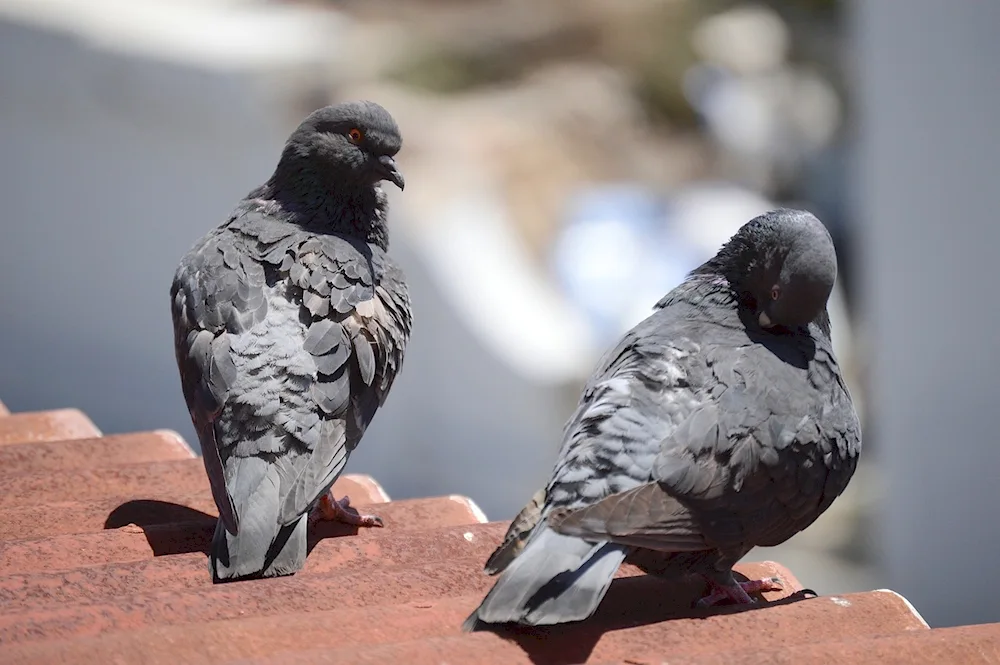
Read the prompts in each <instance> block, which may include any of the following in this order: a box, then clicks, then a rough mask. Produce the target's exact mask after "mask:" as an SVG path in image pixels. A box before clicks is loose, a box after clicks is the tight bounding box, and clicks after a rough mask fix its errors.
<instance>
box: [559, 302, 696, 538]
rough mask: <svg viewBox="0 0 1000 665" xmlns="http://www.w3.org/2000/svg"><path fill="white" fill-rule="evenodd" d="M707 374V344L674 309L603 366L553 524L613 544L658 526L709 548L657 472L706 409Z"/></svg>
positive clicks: (564, 461)
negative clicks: (677, 436)
mask: <svg viewBox="0 0 1000 665" xmlns="http://www.w3.org/2000/svg"><path fill="white" fill-rule="evenodd" d="M681 323H683V322H681ZM706 371H707V370H706V368H705V366H704V362H702V361H700V360H699V345H698V343H697V342H696V341H694V339H693V337H692V336H691V335H688V334H686V332H685V330H684V326H683V325H681V324H679V323H678V322H677V321H676V320H675V319H674V317H673V314H672V313H671V312H669V311H666V310H663V311H660V312H657V313H654V314H653V316H651V317H650V318H648V319H646V321H644V322H642V323H640V324H639V325H638V326H636V328H634V329H633V330H632V331H630V332H629V333H628V334H627V335H626V336H625V337H624V338H623V339H622V341H621V342H620V343H619V345H618V346H617V347H616V348H615V349H613V350H612V351H610V352H609V353H608V354H607V355H606V356H605V358H604V359H603V360H602V362H601V364H600V365H599V368H598V371H597V372H596V373H595V375H594V376H593V377H592V378H591V380H590V381H589V382H588V384H587V386H586V387H585V389H584V393H583V397H582V398H581V403H580V406H579V408H578V409H577V412H576V413H575V414H574V416H573V417H572V418H571V419H570V423H569V424H568V426H567V431H566V435H565V439H564V445H563V449H562V451H561V453H560V457H559V460H558V461H557V464H556V469H555V472H554V474H553V477H552V480H551V481H550V483H549V486H548V488H547V504H546V514H547V520H548V524H549V526H550V527H552V528H553V529H555V530H556V531H558V532H560V533H563V534H566V535H574V536H578V537H581V538H585V539H586V538H589V539H591V540H612V539H613V538H612V536H615V535H621V536H625V535H627V534H629V533H631V532H633V531H637V529H638V528H639V527H640V526H641V525H642V524H645V523H646V522H647V521H648V520H649V519H656V520H658V521H662V522H663V524H664V529H667V528H668V527H669V528H672V529H674V530H675V531H676V533H675V534H674V540H675V541H676V542H675V543H674V545H675V546H676V547H677V548H678V549H697V548H704V546H705V543H704V539H703V538H702V537H701V534H700V533H699V532H697V530H693V529H692V528H691V524H692V522H691V519H690V516H689V514H688V512H687V510H686V508H685V507H684V506H683V505H682V504H680V503H679V502H677V501H675V500H671V499H670V498H669V497H665V496H660V494H658V493H657V487H656V483H655V479H654V477H653V471H654V466H655V464H656V460H657V457H658V455H659V453H660V447H661V442H662V441H664V440H665V439H667V438H668V437H669V436H671V434H672V433H673V432H674V431H675V430H676V429H677V427H679V426H681V425H682V423H683V422H684V421H685V420H686V419H687V418H688V417H690V414H691V413H692V412H693V411H695V410H697V409H698V408H699V407H700V405H701V402H700V397H699V393H700V387H701V386H702V385H703V383H704V381H705V378H706V377H705V374H706ZM616 542H620V543H622V544H633V543H631V542H629V541H626V540H624V539H622V540H616ZM637 544H639V545H640V546H641V545H643V544H645V543H644V542H643V543H637Z"/></svg>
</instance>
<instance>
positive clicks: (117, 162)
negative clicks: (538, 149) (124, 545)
mask: <svg viewBox="0 0 1000 665" xmlns="http://www.w3.org/2000/svg"><path fill="white" fill-rule="evenodd" d="M99 4H100V5H101V6H100V7H98V6H96V5H95V6H93V7H92V9H93V11H92V13H89V14H86V16H82V15H81V16H66V15H65V14H59V13H58V12H59V11H61V10H60V7H59V6H58V5H60V3H59V2H54V1H48V0H47V1H46V2H39V3H37V5H36V7H35V8H36V9H38V12H35V11H34V10H33V9H32V7H31V6H30V3H28V4H25V3H21V2H13V1H12V2H0V201H2V202H3V204H2V213H0V284H2V285H3V286H2V288H0V322H2V323H0V396H2V399H3V401H4V402H5V403H7V404H8V405H9V406H10V407H11V408H12V409H14V410H18V411H26V410H39V409H50V408H56V407H61V406H75V407H79V408H81V409H83V410H84V411H85V412H86V413H87V414H88V415H90V416H91V417H92V418H93V419H94V420H95V421H96V423H97V424H98V426H99V427H101V428H102V429H104V430H105V431H107V432H122V431H137V430H148V429H158V428H171V429H176V430H177V431H179V432H181V433H182V435H183V436H184V437H185V438H186V439H187V440H188V441H190V442H192V444H195V445H197V439H196V438H195V435H194V432H193V429H192V428H191V425H190V421H189V418H188V414H187V411H186V409H185V406H184V400H183V397H182V395H181V391H180V384H179V380H178V378H177V369H176V366H175V364H174V355H173V333H172V327H171V321H170V312H169V297H168V290H169V286H170V280H171V278H172V276H173V272H174V269H175V268H176V265H177V262H178V260H179V259H180V257H181V256H182V255H183V254H184V252H186V251H187V250H188V248H189V247H190V246H191V245H192V244H193V243H194V242H195V241H196V240H197V239H198V238H199V237H200V236H201V235H203V234H204V233H206V232H207V231H208V230H209V229H211V228H213V227H215V226H217V225H218V224H220V223H222V222H223V221H224V220H225V218H226V215H227V214H229V212H230V211H231V210H232V208H233V206H234V205H235V203H236V202H237V201H238V200H239V199H240V198H241V197H242V196H244V195H245V194H246V193H247V192H248V191H249V190H250V189H252V188H253V187H255V186H256V185H258V184H259V183H261V182H262V181H264V180H265V179H266V178H267V177H268V176H269V175H270V174H271V172H272V170H273V168H274V165H275V163H276V160H277V156H278V154H279V153H280V150H281V146H282V143H283V142H284V140H285V138H286V137H287V135H288V133H289V132H290V131H291V129H292V128H294V126H295V125H296V124H297V123H298V122H299V120H301V118H303V117H304V116H305V115H306V114H307V113H308V112H310V111H312V110H313V109H314V108H316V107H317V106H320V105H322V104H324V103H326V102H327V101H329V94H330V92H329V91H330V90H334V91H336V90H338V85H339V78H338V76H339V73H340V71H341V69H342V68H341V69H338V67H341V66H342V65H344V63H347V64H350V60H349V58H346V57H345V56H343V55H338V54H337V53H336V48H337V44H338V40H337V37H338V34H341V33H340V32H338V25H339V24H338V19H337V15H336V14H335V13H333V12H330V11H324V12H323V14H322V15H317V16H310V15H309V14H308V13H307V14H305V15H302V16H300V15H298V14H296V11H297V10H295V9H291V10H288V11H287V12H286V11H285V10H284V9H282V8H280V7H275V6H270V7H267V8H265V7H263V6H261V7H255V6H253V5H246V4H245V3H230V4H224V5H220V4H218V3H216V4H212V3H209V4H207V5H205V7H206V9H205V10H204V12H203V13H199V12H201V11H202V10H200V9H195V8H193V7H192V6H190V5H178V7H176V8H174V7H173V6H172V5H171V3H170V2H166V3H160V2H151V1H150V2H142V3H135V4H134V5H133V6H132V8H131V9H129V11H135V12H137V14H136V15H135V16H131V15H129V16H122V15H116V14H114V13H113V11H112V10H115V11H117V10H122V11H124V9H123V8H122V7H120V3H114V2H109V3H104V2H103V0H102V3H99ZM105 4H107V5H108V6H104V5H105ZM111 5H114V6H113V7H112V6H111ZM243 7H246V11H244V10H243ZM140 8H143V9H142V11H149V12H153V14H151V16H147V15H145V14H143V15H142V16H140V15H139V14H138V12H140ZM46 9H48V10H52V11H55V12H57V14H47V13H46ZM63 9H65V8H63ZM175 9H176V13H175V11H174V10H175ZM8 10H9V11H8ZM14 10H16V11H14ZM258 10H259V11H265V10H266V11H268V12H273V15H271V14H268V15H266V16H263V18H264V19H267V20H261V17H260V16H257V15H256V14H255V13H254V12H256V11H258ZM9 12H12V13H9ZM227 12H228V13H227ZM246 12H249V14H247V13H246ZM140 18H142V19H146V20H152V21H154V23H153V24H152V25H148V24H144V23H142V22H141V21H140V20H139V19H140ZM345 20H346V19H345ZM157 21H158V22H157ZM178 21H181V24H179V25H174V23H176V22H178ZM184 21H187V23H184ZM123 26H124V27H123ZM137 33H138V34H137ZM191 34H194V35H198V38H197V39H192V40H190V41H188V40H186V37H187V36H189V35H191ZM208 34H210V35H213V38H212V39H209V38H208V37H207V35H208ZM227 40H228V41H227ZM335 94H336V93H335ZM405 129H407V128H406V127H404V130H405ZM404 152H405V151H404ZM402 158H403V163H404V170H406V169H405V159H406V156H405V154H404V155H402ZM407 181H408V182H409V183H410V189H411V190H412V189H413V188H414V185H419V183H420V181H421V177H420V175H419V174H418V173H408V174H407ZM409 194H411V192H410V191H408V192H407V195H409ZM407 195H403V196H397V195H395V194H393V195H392V196H393V197H394V199H395V201H394V205H393V213H392V215H393V219H392V223H393V226H394V232H393V239H392V252H393V254H394V256H396V258H397V259H398V260H399V262H400V263H401V264H402V265H403V267H404V270H406V272H407V273H408V276H409V281H410V287H411V292H412V298H413V301H414V307H415V309H416V323H415V330H414V333H413V337H412V340H411V343H410V346H409V348H408V352H407V358H406V361H405V364H404V369H403V372H402V374H401V376H400V377H399V379H398V380H397V382H396V385H395V386H394V389H393V391H392V395H391V396H390V398H389V401H388V403H387V405H386V408H384V409H383V410H382V411H381V412H380V413H379V415H378V416H377V418H376V420H375V422H374V424H373V425H372V427H371V428H370V430H369V432H368V434H367V436H366V438H365V442H364V445H363V446H361V447H360V448H359V450H358V453H357V454H356V455H355V457H354V458H353V459H352V462H351V466H350V470H351V471H354V472H370V473H373V474H374V475H375V476H376V477H377V478H378V479H379V480H380V481H381V482H382V483H383V484H384V485H385V486H386V489H387V490H388V491H389V493H390V494H391V495H393V496H394V497H395V498H406V497H409V496H427V495H432V494H441V493H445V494H448V493H461V494H465V495H468V496H471V497H473V498H474V499H475V500H476V501H478V502H479V503H480V505H481V506H482V508H483V509H484V510H485V511H486V512H487V513H488V514H489V515H490V516H491V517H494V518H497V519H499V518H503V517H508V516H511V515H513V514H514V513H515V512H516V511H517V510H518V509H519V508H520V506H521V505H523V503H524V502H525V501H526V500H527V499H528V498H529V497H530V496H531V494H532V493H533V492H534V490H535V489H537V487H539V486H540V485H541V483H542V482H543V481H544V479H545V477H546V476H547V472H548V470H549V468H550V464H551V460H552V459H553V458H554V456H555V454H556V451H557V446H558V437H559V431H560V430H561V426H562V422H563V421H564V419H565V418H566V415H567V413H568V412H569V409H570V408H571V403H569V402H567V400H566V399H565V395H564V391H563V384H562V382H561V381H559V380H556V381H551V380H539V379H538V378H537V377H532V376H527V375H526V374H525V372H524V371H522V370H518V369H517V368H514V367H511V365H510V364H509V363H508V362H505V361H504V359H503V358H501V357H498V356H497V354H496V352H495V351H493V350H491V349H490V348H488V347H485V346H484V345H483V343H482V341H481V339H480V338H481V337H482V336H481V335H477V334H475V333H474V332H473V331H472V330H470V327H469V323H468V319H467V317H466V316H465V315H464V314H463V313H461V312H460V311H458V309H457V308H456V305H455V303H454V302H453V299H449V297H448V294H447V292H446V291H444V292H443V291H442V289H441V288H440V282H441V280H442V279H446V278H447V277H448V276H447V274H444V275H442V274H441V271H440V270H437V271H436V274H435V272H434V271H431V270H429V269H428V267H427V263H428V262H433V261H440V260H443V259H441V258H440V255H441V254H442V253H444V254H448V252H449V251H451V252H455V251H461V249H462V248H459V249H454V248H449V247H447V246H444V245H442V244H441V243H445V242H447V241H448V239H447V238H437V239H432V240H435V241H436V246H435V249H436V251H437V254H438V255H439V258H435V256H434V255H430V256H429V255H428V252H427V251H422V250H421V246H422V245H421V243H419V242H414V240H413V239H412V238H411V237H408V235H407V223H406V220H407V218H408V217H412V213H410V214H408V213H407V207H406V196H407ZM424 212H425V213H426V214H441V215H443V214H445V212H444V211H442V210H437V211H434V210H428V211H424ZM466 212H467V213H468V215H467V216H468V219H467V220H460V222H461V226H462V227H463V228H465V229H466V230H469V231H473V230H474V229H475V228H477V226H476V225H477V223H478V222H482V221H483V219H484V218H483V215H482V214H481V213H482V212H483V211H482V210H478V211H477V209H476V208H475V207H474V206H473V208H471V209H470V210H468V211H466ZM477 213H478V214H477ZM453 235H454V234H453ZM485 242H487V243H488V242H494V243H495V239H494V240H493V241H489V240H488V241H485ZM464 249H466V250H471V251H473V252H475V251H490V247H488V246H484V245H483V241H474V240H468V239H467V241H466V243H465V247H464ZM494 253H495V246H494ZM437 267H438V268H440V266H437ZM503 270H504V268H503V266H501V268H500V271H501V272H502V271H503ZM466 286H470V287H471V288H476V287H475V285H466ZM525 311H529V312H530V311H531V310H525ZM540 325H545V324H544V322H542V323H540ZM568 343H569V340H567V341H566V344H568ZM564 345H565V344H564ZM525 362H527V363H528V366H531V365H532V364H533V361H532V360H531V359H530V358H528V359H527V360H526V361H525ZM522 369H523V368H522Z"/></svg>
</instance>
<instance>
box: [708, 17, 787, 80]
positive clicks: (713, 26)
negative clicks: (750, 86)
mask: <svg viewBox="0 0 1000 665" xmlns="http://www.w3.org/2000/svg"><path fill="white" fill-rule="evenodd" d="M691 44H692V46H693V47H694V51H695V53H696V54H697V55H698V56H700V57H701V58H702V59H703V60H706V61H707V62H711V63H714V64H717V65H721V66H723V67H725V68H727V69H730V70H732V71H734V72H737V73H739V74H744V75H749V74H759V73H763V72H767V71H770V70H772V69H774V68H776V67H778V66H779V65H780V64H781V63H782V62H784V60H785V56H786V55H787V53H788V47H789V44H790V39H789V34H788V26H786V25H785V22H784V20H783V19H782V18H781V16H779V15H778V13H777V12H775V11H774V10H773V9H770V8H769V7H764V6H762V5H749V4H748V5H740V6H737V7H735V8H733V9H730V10H727V11H725V12H722V13H720V14H715V15H714V16H710V17H709V18H707V19H705V20H704V21H702V23H701V24H700V25H699V26H698V27H697V28H695V30H694V32H693V34H692V35H691Z"/></svg>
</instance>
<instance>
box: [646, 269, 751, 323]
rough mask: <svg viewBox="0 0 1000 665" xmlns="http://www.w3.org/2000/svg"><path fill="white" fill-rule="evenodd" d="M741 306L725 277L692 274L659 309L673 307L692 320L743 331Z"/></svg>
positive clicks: (657, 307)
mask: <svg viewBox="0 0 1000 665" xmlns="http://www.w3.org/2000/svg"><path fill="white" fill-rule="evenodd" d="M739 305H740V296H739V294H738V293H737V292H736V291H734V290H733V288H732V286H731V285H730V283H729V280H728V279H726V278H725V277H723V276H722V275H711V274H692V275H690V276H689V277H688V278H687V279H686V280H685V281H684V282H683V283H682V284H681V285H680V286H678V287H677V288H676V289H674V290H672V291H671V292H670V293H668V294H667V295H665V296H664V297H663V298H662V299H661V300H660V301H659V302H658V303H656V309H663V308H664V307H667V306H669V307H671V308H672V310H673V311H675V312H677V313H681V312H685V311H686V312H687V316H689V317H691V318H697V319H700V320H703V321H709V320H710V321H713V322H715V323H718V324H720V325H725V326H731V327H741V326H742V324H741V323H740V318H739Z"/></svg>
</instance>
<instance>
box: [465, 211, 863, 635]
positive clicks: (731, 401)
mask: <svg viewBox="0 0 1000 665" xmlns="http://www.w3.org/2000/svg"><path fill="white" fill-rule="evenodd" d="M835 280H836V254H835V251H834V248H833V243H832V241H831V240H830V236H829V234H828V233H827V231H826V229H825V228H824V227H823V225H822V224H821V223H820V222H819V220H817V219H816V218H815V217H813V216H812V215H810V214H808V213H805V212H800V211H793V210H776V211H773V212H770V213H767V214H766V215H762V216H760V217H758V218H756V219H754V220H751V221H750V222H749V223H747V224H745V225H744V226H743V227H742V228H741V229H740V230H739V232H737V233H736V234H735V235H734V236H733V238H732V239H731V240H730V241H729V242H728V243H727V244H726V245H725V246H724V247H723V248H722V249H721V250H720V251H719V253H718V254H717V255H716V256H715V257H714V258H712V259H711V260H709V261H708V262H706V263H705V264H703V265H702V266H700V267H699V268H697V269H696V270H694V271H693V272H692V273H691V275H689V277H688V278H687V279H686V280H685V281H684V283H683V284H681V285H680V286H678V287H677V288H676V289H674V290H673V291H671V292H670V293H669V294H667V295H666V296H665V297H664V298H663V299H662V300H661V301H660V302H659V303H657V305H656V309H655V310H654V313H653V314H652V315H651V316H650V317H649V318H647V319H646V320H645V321H643V322H641V323H640V324H638V325H637V326H636V327H635V328H633V329H632V330H631V331H629V332H628V333H627V334H626V335H625V336H624V337H623V338H622V340H621V341H620V342H619V343H618V345H617V346H616V347H615V348H613V349H612V350H610V351H609V352H608V353H607V354H606V355H605V356H604V357H603V359H602V360H601V362H600V364H599V366H598V368H597V370H596V371H595V373H594V374H593V376H592V377H591V378H590V380H589V381H588V382H587V384H586V386H585V388H584V392H583V395H582V397H581V399H580V403H579V406H578V407H577V410H576V412H575V413H574V414H573V416H572V417H571V418H570V420H569V422H568V423H567V425H566V428H565V432H564V440H563V445H562V448H561V450H560V453H559V456H558V459H557V462H556V465H555V469H554V471H553V473H552V477H551V479H550V480H549V483H548V485H547V486H546V487H545V488H544V489H543V490H540V491H539V492H538V493H537V494H536V495H535V496H534V497H533V498H532V501H531V502H529V504H528V505H527V506H525V508H524V510H522V512H521V513H520V514H519V515H518V516H517V517H516V518H515V519H514V521H513V522H512V524H511V526H510V529H509V530H508V533H507V536H506V537H505V538H504V541H503V543H501V545H500V547H499V548H498V549H497V551H496V552H494V554H493V556H491V557H490V559H489V561H488V562H487V565H486V570H487V572H489V573H490V574H499V578H498V580H497V582H496V584H495V585H494V587H493V589H492V590H491V591H490V592H489V594H488V595H487V596H486V598H485V599H484V600H483V602H482V604H481V605H480V606H479V607H478V608H477V609H476V611H475V612H473V614H472V615H471V616H470V617H469V618H468V620H467V621H466V623H465V625H464V628H465V629H466V630H472V629H476V628H480V627H482V625H483V624H498V623H507V622H518V623H523V624H532V625H543V624H555V623H563V622H569V621H577V620H581V619H584V618H586V617H588V616H590V615H591V614H592V613H593V612H594V611H595V609H596V608H597V606H598V604H599V603H600V601H601V599H602V598H603V596H604V594H605V592H606V591H607V589H608V587H609V585H610V582H611V578H612V576H613V575H614V572H615V570H616V569H617V568H618V564H619V563H620V562H621V561H623V560H628V561H630V562H633V563H636V564H637V565H639V566H640V567H642V568H643V569H644V570H647V571H648V572H651V573H654V574H659V575H665V576H667V577H670V576H674V575H680V574H685V573H697V574H702V575H704V576H706V577H707V578H708V579H709V580H710V581H713V582H714V583H716V584H718V585H720V587H732V586H733V585H735V580H734V578H733V577H732V566H733V565H734V564H735V563H736V562H737V561H738V560H739V559H740V558H741V557H742V556H743V555H745V554H746V553H747V552H748V551H749V550H750V549H751V548H753V547H755V546H759V545H761V546H771V545H777V544H779V543H781V542H784V541H785V540H787V539H788V538H790V537H791V536H793V535H794V534H795V533H797V532H799V531H801V530H802V529H804V528H806V527H807V526H809V525H810V524H811V523H812V522H813V521H814V520H815V519H816V518H817V517H819V515H820V514H822V513H823V512H824V511H825V510H826V509H827V508H828V507H829V506H830V504H831V503H832V502H833V500H834V499H835V498H836V497H837V496H838V495H840V493H841V492H843V490H844V488H845V487H846V486H847V483H848V481H849V480H850V478H851V476H852V474H853V473H854V469H855V466H856V464H857V459H858V455H859V453H860V450H861V432H860V426H859V423H858V420H857V416H856V414H855V411H854V407H853V405H852V403H851V398H850V395H849V393H848V390H847V387H846V386H845V385H844V382H843V379H842V378H841V374H840V369H839V367H838V365H837V362H836V359H835V358H834V355H833V348H832V344H831V341H830V325H829V319H828V317H827V314H826V302H827V299H828V298H829V295H830V291H831V290H832V288H833V284H834V282H835ZM599 576H604V577H603V579H599ZM581 582H583V584H582V585H581ZM577 586H579V587H580V588H575V587H577Z"/></svg>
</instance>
